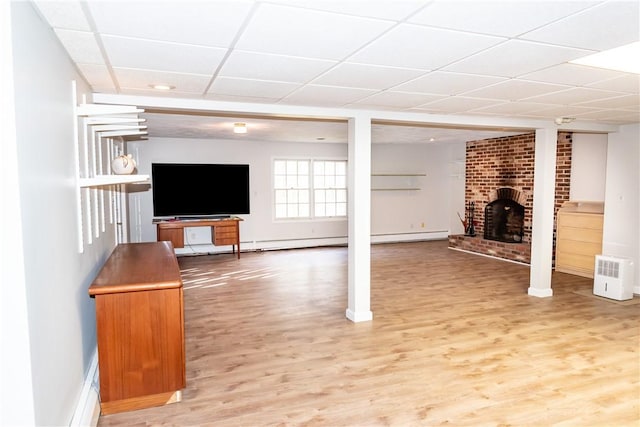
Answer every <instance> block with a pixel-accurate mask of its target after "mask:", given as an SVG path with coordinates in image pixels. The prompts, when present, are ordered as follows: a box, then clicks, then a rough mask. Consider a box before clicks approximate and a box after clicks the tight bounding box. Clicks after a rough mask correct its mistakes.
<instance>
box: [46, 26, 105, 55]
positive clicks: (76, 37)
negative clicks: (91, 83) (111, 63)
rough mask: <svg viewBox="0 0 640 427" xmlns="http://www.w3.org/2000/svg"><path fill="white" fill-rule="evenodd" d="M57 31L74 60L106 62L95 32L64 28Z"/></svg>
mask: <svg viewBox="0 0 640 427" xmlns="http://www.w3.org/2000/svg"><path fill="white" fill-rule="evenodd" d="M55 33H56V35H57V36H58V39H60V42H61V43H62V45H63V46H64V48H65V49H66V50H67V52H68V53H69V56H70V57H71V59H73V61H74V62H79V63H83V64H104V58H103V56H102V51H101V50H100V46H99V45H98V42H97V41H96V38H95V36H94V35H93V33H90V32H87V31H75V30H63V29H57V30H55Z"/></svg>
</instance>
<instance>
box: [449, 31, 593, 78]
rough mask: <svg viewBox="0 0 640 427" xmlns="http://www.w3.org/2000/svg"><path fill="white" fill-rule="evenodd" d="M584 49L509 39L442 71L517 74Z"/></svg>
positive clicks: (555, 62)
mask: <svg viewBox="0 0 640 427" xmlns="http://www.w3.org/2000/svg"><path fill="white" fill-rule="evenodd" d="M587 53H588V52H587V51H584V50H579V49H572V48H564V47H560V46H550V45H544V44H540V43H533V42H524V41H520V40H509V41H507V42H505V43H502V44H500V45H498V46H495V47H492V48H490V49H487V50H485V51H483V52H481V53H479V54H477V55H473V56H471V57H468V58H466V59H463V60H461V61H459V62H456V63H455V64H452V65H450V66H448V67H445V70H446V71H457V72H461V73H469V74H474V73H475V74H487V75H492V76H503V77H518V76H521V75H523V74H527V73H532V72H534V71H537V70H541V69H543V68H547V67H550V66H553V65H558V64H562V63H564V62H567V61H570V60H572V59H575V58H579V57H581V56H584V55H585V54H587Z"/></svg>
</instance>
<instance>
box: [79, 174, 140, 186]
mask: <svg viewBox="0 0 640 427" xmlns="http://www.w3.org/2000/svg"><path fill="white" fill-rule="evenodd" d="M146 183H149V175H98V176H94V177H93V178H80V179H79V180H78V185H79V186H80V187H100V186H103V185H117V184H146Z"/></svg>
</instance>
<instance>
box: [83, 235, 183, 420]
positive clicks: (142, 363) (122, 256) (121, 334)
mask: <svg viewBox="0 0 640 427" xmlns="http://www.w3.org/2000/svg"><path fill="white" fill-rule="evenodd" d="M182 293H183V289H182V280H181V276H180V268H179V266H178V261H177V259H176V256H175V254H174V252H173V247H172V246H171V243H170V242H152V243H129V244H121V245H118V246H117V247H116V248H115V249H114V251H113V252H112V254H111V256H110V257H109V259H108V260H107V262H106V263H105V265H104V266H103V267H102V270H101V271H100V273H99V274H98V276H97V277H96V279H95V280H94V282H93V283H92V285H91V287H90V288H89V295H91V296H93V297H95V300H96V323H97V332H98V365H99V369H100V407H101V411H102V413H103V414H111V413H115V412H123V411H129V410H134V409H142V408H147V407H151V406H160V405H164V404H167V403H172V402H177V401H180V400H181V390H182V389H183V388H184V387H185V386H186V376H185V353H184V306H183V294H182Z"/></svg>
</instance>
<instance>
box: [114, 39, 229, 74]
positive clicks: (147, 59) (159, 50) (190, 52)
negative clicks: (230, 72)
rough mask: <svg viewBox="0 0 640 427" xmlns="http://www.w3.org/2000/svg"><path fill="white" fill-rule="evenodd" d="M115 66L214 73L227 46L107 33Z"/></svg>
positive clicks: (177, 71)
mask: <svg viewBox="0 0 640 427" xmlns="http://www.w3.org/2000/svg"><path fill="white" fill-rule="evenodd" d="M102 43H103V45H104V47H105V50H106V52H107V56H108V58H109V61H110V62H111V65H112V66H113V67H119V68H137V69H142V70H156V71H169V72H176V73H191V74H213V72H214V71H215V70H216V68H217V67H218V65H219V64H220V62H221V61H222V58H223V57H224V55H225V53H226V52H227V49H222V48H214V47H206V46H194V45H185V44H178V43H167V42H159V41H153V40H141V39H131V38H128V37H118V36H104V37H102Z"/></svg>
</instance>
